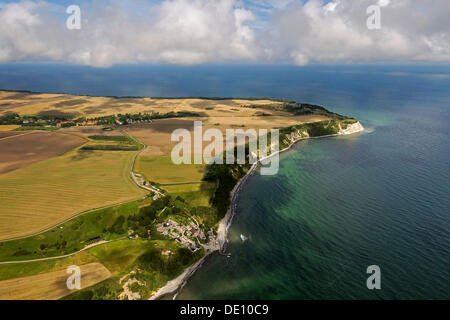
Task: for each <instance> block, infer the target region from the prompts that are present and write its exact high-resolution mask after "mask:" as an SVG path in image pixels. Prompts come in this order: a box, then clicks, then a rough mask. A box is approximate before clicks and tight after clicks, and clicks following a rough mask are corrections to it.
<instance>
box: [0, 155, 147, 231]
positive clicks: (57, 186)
mask: <svg viewBox="0 0 450 320" xmlns="http://www.w3.org/2000/svg"><path fill="white" fill-rule="evenodd" d="M133 154H134V153H133V152H125V151H117V152H113V151H102V152H100V151H79V150H75V151H70V152H68V153H66V154H64V155H62V156H60V157H57V158H53V159H49V160H46V161H43V162H39V163H35V164H33V165H30V166H28V167H25V168H22V169H18V170H15V171H12V172H9V173H6V174H3V175H0V204H1V208H2V209H1V211H0V240H2V239H8V238H14V237H20V236H25V235H29V234H33V233H36V232H40V231H41V230H45V229H47V228H50V227H52V226H55V225H56V224H58V223H61V222H63V221H65V220H67V219H69V218H71V217H73V216H75V215H77V214H79V213H81V212H84V211H87V210H90V209H92V208H101V207H106V206H111V205H114V204H118V203H121V202H125V201H129V200H132V199H137V198H138V197H142V196H144V195H145V194H146V192H145V191H144V190H142V189H139V188H138V187H137V186H136V185H135V184H134V183H133V182H132V180H131V178H130V176H129V170H130V166H131V160H132V157H133Z"/></svg>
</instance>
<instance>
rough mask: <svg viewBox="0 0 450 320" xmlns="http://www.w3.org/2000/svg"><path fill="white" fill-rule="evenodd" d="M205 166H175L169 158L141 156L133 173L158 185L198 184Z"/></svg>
mask: <svg viewBox="0 0 450 320" xmlns="http://www.w3.org/2000/svg"><path fill="white" fill-rule="evenodd" d="M205 169H206V165H204V164H201V165H194V164H181V165H176V164H174V163H173V162H172V159H171V158H170V156H152V157H147V156H141V157H138V159H137V161H136V167H135V172H137V173H140V174H142V175H144V176H145V177H146V178H147V179H148V180H150V181H155V182H157V183H160V184H166V183H186V182H199V181H201V180H202V177H203V174H204V172H205Z"/></svg>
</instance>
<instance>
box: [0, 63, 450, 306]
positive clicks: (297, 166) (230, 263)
mask: <svg viewBox="0 0 450 320" xmlns="http://www.w3.org/2000/svg"><path fill="white" fill-rule="evenodd" d="M0 88H7V89H28V90H37V91H46V92H69V93H83V94H93V95H144V96H197V95H198V96H253V97H266V96H269V97H276V98H285V99H295V100H298V101H304V102H311V103H316V104H321V105H324V106H327V107H328V108H329V109H331V110H333V111H336V112H339V113H343V114H346V115H350V116H354V117H357V118H358V119H360V120H361V122H362V123H363V125H364V126H365V127H366V128H367V131H366V132H365V133H362V134H356V135H353V136H347V137H337V138H327V139H318V140H311V141H305V142H301V143H299V144H297V145H296V147H295V148H294V149H293V150H292V151H289V152H287V153H284V154H283V155H282V156H281V163H280V171H279V173H278V174H277V175H276V176H269V177H268V176H265V177H263V176H260V175H258V174H256V175H254V176H252V177H251V178H250V179H249V181H248V183H247V185H246V187H245V189H244V192H243V193H241V195H240V197H239V201H238V213H237V216H236V218H235V220H234V223H233V225H232V227H231V229H230V246H229V250H228V251H229V252H230V253H231V257H229V258H227V257H225V256H220V255H215V256H212V257H210V259H208V260H207V262H206V263H205V264H204V266H203V267H202V268H201V269H200V270H199V271H198V272H197V273H196V274H195V275H194V276H193V277H192V278H191V280H190V281H189V282H188V284H187V285H186V286H185V287H184V289H183V290H182V291H181V293H180V294H179V296H178V298H183V299H228V298H235V299H260V298H261V299H422V298H423V299H432V298H435V299H444V298H446V299H449V298H450V280H449V279H450V210H449V207H450V160H449V154H450V143H449V136H450V129H449V121H450V67H449V66H406V65H405V66H392V65H387V66H357V67H352V66H341V67H335V66H321V67H306V68H294V67H288V66H278V67H275V66H203V67H171V66H147V67H125V66H120V67H115V68H112V69H92V68H84V67H69V66H58V65H53V66H31V65H10V66H0ZM240 234H244V235H245V236H247V237H249V240H247V241H246V242H242V240H241V239H240ZM369 265H379V266H380V268H381V287H382V289H381V290H378V291H370V290H368V289H367V288H366V279H367V276H368V275H367V274H366V268H367V267H368V266H369Z"/></svg>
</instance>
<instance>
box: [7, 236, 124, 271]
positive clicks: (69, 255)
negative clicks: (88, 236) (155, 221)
mask: <svg viewBox="0 0 450 320" xmlns="http://www.w3.org/2000/svg"><path fill="white" fill-rule="evenodd" d="M126 238H127V237H122V238H119V239H114V240H109V241H105V240H102V241H99V242H96V243H92V244H90V245H87V246H86V247H84V248H83V249H81V250H79V251H75V252H72V253H69V254H65V255H62V256H56V257H48V258H39V259H31V260H22V261H4V262H0V265H5V264H19V263H31V262H38V261H47V260H56V259H62V258H68V257H71V256H74V255H76V254H77V253H80V252H83V251H85V250H88V249H91V248H93V247H97V246H101V245H103V244H106V243H111V242H115V241H119V240H124V239H126Z"/></svg>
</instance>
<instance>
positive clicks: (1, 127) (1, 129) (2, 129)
mask: <svg viewBox="0 0 450 320" xmlns="http://www.w3.org/2000/svg"><path fill="white" fill-rule="evenodd" d="M19 127H20V126H18V125H15V124H11V125H9V124H7V125H0V132H5V131H11V130H14V129H17V128H19Z"/></svg>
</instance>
